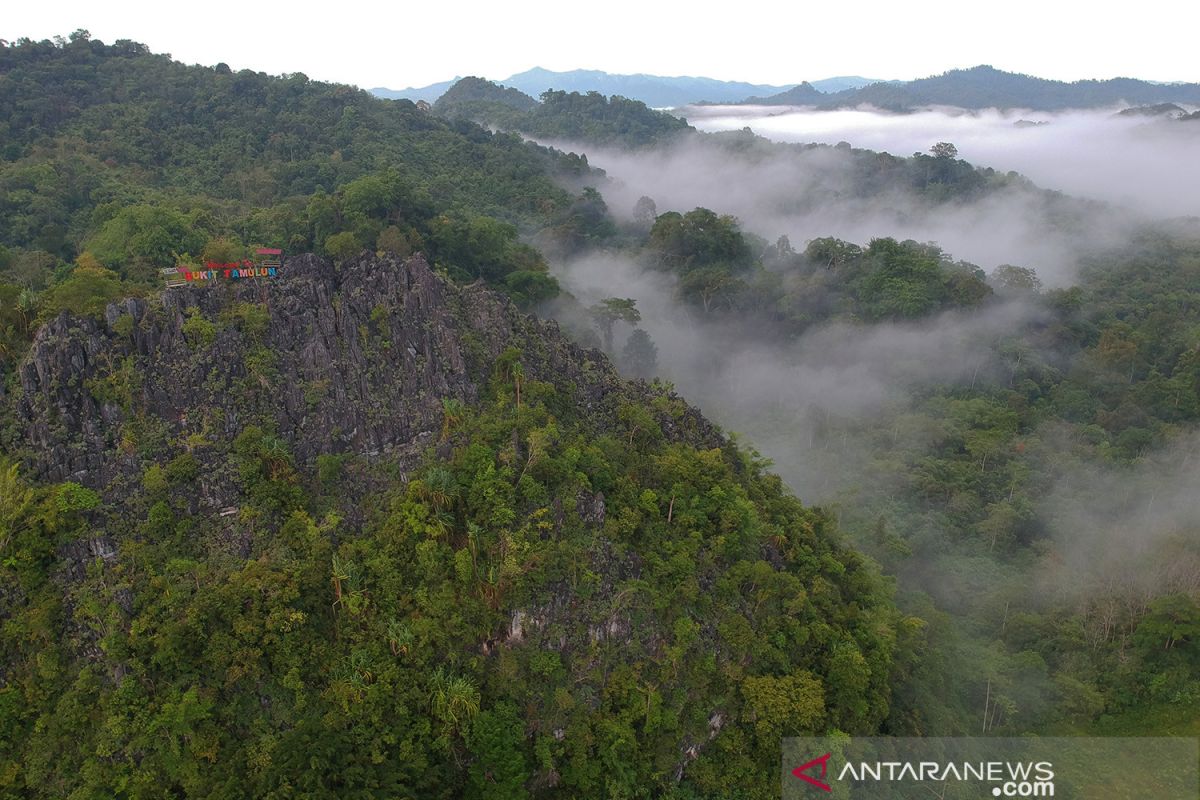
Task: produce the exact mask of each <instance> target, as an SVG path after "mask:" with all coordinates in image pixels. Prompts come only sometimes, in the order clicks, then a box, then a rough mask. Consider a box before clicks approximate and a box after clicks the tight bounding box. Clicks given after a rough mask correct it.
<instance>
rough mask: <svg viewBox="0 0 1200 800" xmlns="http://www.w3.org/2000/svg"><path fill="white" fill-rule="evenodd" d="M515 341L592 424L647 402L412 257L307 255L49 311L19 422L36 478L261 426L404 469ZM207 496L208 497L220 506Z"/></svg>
mask: <svg viewBox="0 0 1200 800" xmlns="http://www.w3.org/2000/svg"><path fill="white" fill-rule="evenodd" d="M514 344H515V345H517V346H519V347H520V348H521V349H522V361H523V363H524V364H525V368H526V370H527V376H528V379H531V380H542V381H548V382H551V383H553V384H554V385H555V386H556V387H557V388H558V390H559V391H560V392H561V393H562V396H563V399H564V401H565V402H568V403H570V404H572V406H573V408H574V409H576V410H577V412H578V413H579V414H581V415H582V416H583V418H585V419H589V420H591V421H593V422H594V423H595V424H597V425H600V426H605V425H606V424H607V425H608V426H609V427H611V426H612V425H613V424H614V423H615V419H616V414H617V406H618V404H619V403H620V400H621V398H622V397H627V396H635V395H636V396H641V397H645V395H646V390H645V389H644V388H639V387H638V386H637V385H636V384H629V383H626V382H624V381H622V380H621V379H620V377H619V376H618V375H617V373H616V372H615V370H614V369H613V368H612V366H611V365H610V364H609V363H608V361H607V359H606V358H605V357H604V356H603V355H602V354H601V353H599V352H598V351H594V350H583V349H581V348H579V347H578V346H576V345H575V344H573V343H572V342H570V341H569V340H568V339H567V338H566V337H565V336H563V335H562V334H561V333H560V332H559V330H558V327H557V325H556V324H555V323H554V322H543V321H540V320H538V319H536V318H535V317H533V316H531V315H525V314H522V313H520V312H519V311H518V310H517V309H516V308H515V307H514V306H513V305H512V304H511V303H510V302H508V301H507V300H506V299H504V298H503V297H501V296H499V295H497V294H495V293H494V292H492V291H490V290H487V289H485V288H483V287H481V286H467V287H462V286H458V285H456V284H453V283H451V282H450V281H448V280H446V279H444V278H442V277H441V276H439V275H437V274H435V273H434V272H433V270H432V269H430V267H429V265H428V264H427V263H426V261H425V260H424V258H423V257H422V256H414V257H412V258H410V259H408V260H406V261H401V260H398V259H396V258H394V257H384V258H378V257H375V256H373V255H366V254H364V255H363V256H362V257H360V258H358V259H354V260H351V261H349V262H347V263H345V264H343V265H341V267H340V268H335V267H334V265H333V264H331V263H330V262H328V261H325V260H323V259H321V258H318V257H316V256H313V255H304V256H299V257H295V258H291V259H288V261H287V262H286V264H285V265H284V267H283V269H282V270H281V274H280V277H278V278H277V279H274V280H270V281H267V280H262V281H260V282H257V283H251V282H250V281H245V282H240V283H216V284H214V285H189V286H184V287H178V288H174V289H170V290H167V291H165V292H163V294H162V295H161V298H160V299H155V300H146V299H140V298H130V299H127V300H124V301H122V302H121V303H118V304H113V305H110V306H109V308H108V310H107V312H106V314H105V319H104V320H96V319H90V318H74V317H70V316H68V315H66V314H64V315H62V316H60V317H59V318H58V319H56V320H54V321H53V322H51V323H50V324H48V325H46V326H44V327H43V329H42V330H41V331H40V332H39V334H38V336H37V339H36V340H35V342H34V343H33V346H32V348H31V350H30V354H29V357H28V358H27V360H26V362H25V364H24V365H23V366H22V368H21V372H20V383H21V389H22V392H23V397H22V398H21V399H20V402H19V405H18V417H19V421H20V424H21V426H22V427H23V430H24V435H25V439H26V441H27V443H28V445H29V446H30V451H29V461H30V463H31V464H32V465H33V466H34V469H35V471H36V473H37V475H38V476H39V477H41V478H43V479H46V480H55V481H61V480H68V479H70V480H75V481H77V482H79V483H82V484H84V485H86V486H91V487H94V488H104V487H106V486H109V485H110V484H111V483H112V482H113V481H114V480H117V479H118V478H119V477H120V476H121V475H122V474H123V473H126V472H130V470H131V469H132V468H133V467H136V466H137V463H138V458H137V455H136V452H135V451H136V450H137V448H138V446H140V445H144V444H146V442H144V441H143V442H134V446H133V447H131V442H130V437H131V436H133V437H135V438H136V437H137V435H138V434H137V433H136V432H133V431H131V428H136V429H141V428H146V427H152V428H161V430H158V431H157V432H156V437H155V438H158V439H161V440H164V441H167V442H178V441H181V440H184V439H186V438H187V437H189V436H198V437H201V438H202V440H203V442H205V443H214V442H220V441H223V440H225V441H227V440H230V439H232V438H233V437H235V436H236V435H237V434H238V432H239V431H240V430H241V429H242V428H243V427H244V426H245V425H246V424H248V423H247V419H254V420H261V419H263V418H266V419H273V420H274V423H275V425H276V428H277V431H276V432H277V434H278V435H279V437H280V438H282V439H283V440H284V441H286V442H287V443H288V444H289V446H290V447H291V449H292V452H293V453H294V454H295V455H296V457H297V458H298V459H299V460H300V461H301V462H305V463H311V462H312V460H313V459H315V458H316V456H318V455H320V454H322V453H351V454H357V455H363V456H368V457H373V456H378V455H380V454H385V453H386V454H392V455H395V456H398V457H401V458H402V459H403V458H408V459H409V460H411V459H413V458H415V457H417V456H418V455H419V453H420V452H421V451H422V450H424V449H425V448H427V447H428V446H429V445H431V444H432V443H433V442H434V440H435V437H434V434H435V433H436V432H437V431H438V430H439V429H440V428H441V425H442V415H443V405H442V402H443V400H447V399H453V400H458V401H462V402H464V403H468V404H469V403H472V402H474V401H475V400H476V399H477V398H478V397H479V389H480V386H481V384H482V383H484V382H486V381H487V380H488V378H489V376H490V374H491V372H492V369H493V365H494V363H495V360H496V358H497V357H498V356H499V355H500V354H501V353H502V352H503V351H504V350H505V349H506V348H507V347H510V346H512V345H514ZM661 422H662V423H663V424H664V426H665V429H664V432H665V433H667V435H668V436H675V437H683V436H685V435H687V436H690V437H692V438H693V439H694V440H695V441H697V442H707V443H708V446H714V445H715V444H716V443H717V442H718V441H719V437H718V435H717V434H716V431H715V429H713V428H712V427H711V426H710V425H709V424H708V423H707V422H706V421H704V420H703V418H702V417H700V415H699V414H698V413H696V412H692V413H690V414H688V415H687V417H686V418H685V423H686V425H685V427H687V428H688V430H687V431H684V430H681V429H679V426H678V424H677V423H676V422H675V421H673V420H670V419H664V420H661ZM142 438H143V439H146V438H151V437H149V436H147V435H143V436H142ZM205 488H206V490H212V491H210V492H208V494H209V495H210V496H209V500H210V502H211V503H212V504H214V505H221V506H224V505H229V504H230V503H232V502H233V500H232V498H230V497H228V496H227V494H228V493H227V492H223V491H220V490H219V486H212V487H205Z"/></svg>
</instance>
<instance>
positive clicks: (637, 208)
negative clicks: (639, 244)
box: [633, 195, 658, 232]
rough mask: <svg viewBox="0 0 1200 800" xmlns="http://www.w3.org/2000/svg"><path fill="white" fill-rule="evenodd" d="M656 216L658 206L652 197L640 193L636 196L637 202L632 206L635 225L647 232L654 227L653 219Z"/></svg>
mask: <svg viewBox="0 0 1200 800" xmlns="http://www.w3.org/2000/svg"><path fill="white" fill-rule="evenodd" d="M657 218H658V206H657V205H655V203H654V200H653V199H652V198H649V197H647V196H646V195H642V196H641V197H639V198H638V201H637V203H635V204H634V206H633V222H634V224H635V225H637V227H638V228H639V229H640V230H642V231H644V232H649V230H650V229H651V228H653V227H654V220H655V219H657Z"/></svg>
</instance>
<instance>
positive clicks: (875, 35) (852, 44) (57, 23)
mask: <svg viewBox="0 0 1200 800" xmlns="http://www.w3.org/2000/svg"><path fill="white" fill-rule="evenodd" d="M709 8H711V6H709ZM720 8H721V9H722V10H721V11H719V12H717V13H713V12H711V11H708V10H706V8H705V6H703V5H701V4H699V3H687V4H683V3H667V2H663V3H655V2H647V1H646V0H636V2H634V1H633V0H608V2H604V3H586V4H578V3H570V2H562V1H561V0H560V1H559V2H549V1H548V0H532V1H531V2H520V1H519V0H518V2H496V1H495V0H492V1H491V2H458V3H452V2H450V3H448V2H423V1H421V0H418V2H411V1H410V2H393V3H364V2H361V1H360V0H342V1H341V2H333V3H319V4H318V3H296V2H292V3H277V2H275V3H254V2H244V1H243V2H231V1H230V0H209V1H207V2H190V3H162V2H153V3H151V2H128V1H126V2H122V1H121V0H116V2H108V3H99V2H95V0H92V2H86V3H85V2H80V1H79V0H51V1H50V2H21V3H10V4H8V7H7V8H5V10H4V13H3V15H2V17H3V18H2V19H0V38H3V39H8V40H13V39H16V38H19V37H22V36H29V37H31V38H34V39H44V38H49V37H52V36H54V35H55V34H60V35H64V36H65V35H66V34H69V33H70V32H71V31H73V30H75V29H76V28H86V29H87V30H89V31H91V33H92V35H93V36H94V37H96V38H99V39H102V40H104V41H106V42H112V41H114V40H116V39H134V40H136V41H140V42H144V43H146V44H148V45H149V46H150V48H151V49H152V50H154V51H156V52H167V53H171V54H172V55H173V56H174V57H175V58H176V59H178V60H180V61H183V62H186V63H199V64H206V65H211V64H215V63H217V62H219V61H224V62H226V63H228V64H229V65H230V66H232V67H233V68H234V69H242V68H250V69H254V70H260V71H264V72H268V73H271V74H278V73H283V72H304V73H305V74H307V75H308V76H309V77H310V78H314V79H319V80H329V81H340V82H347V83H353V84H357V85H359V86H362V87H364V88H370V87H374V86H387V87H390V88H403V87H406V86H420V85H425V84H428V83H433V82H435V81H439V80H446V79H449V78H452V77H454V76H456V75H470V74H475V75H482V76H484V77H488V78H492V79H502V78H505V77H507V76H509V75H511V74H513V73H515V72H520V71H523V70H525V69H528V68H530V67H533V66H541V67H545V68H547V69H553V70H568V69H577V68H582V69H602V70H606V71H608V72H647V73H653V74H659V75H705V76H708V77H715V78H721V79H725V80H746V81H752V82H756V83H776V84H783V83H795V82H798V81H802V80H815V79H819V78H827V77H832V76H835V75H853V74H856V75H864V76H866V77H871V78H898V79H911V78H916V77H924V76H927V75H931V74H937V73H940V72H944V71H946V70H948V69H954V68H958V67H969V66H974V65H976V64H983V63H988V64H992V65H993V66H995V67H998V68H1000V69H1006V70H1011V71H1015V72H1025V73H1029V74H1033V75H1038V76H1042V77H1047V78H1056V79H1060V80H1078V79H1080V78H1091V77H1097V78H1109V77H1115V76H1127V77H1138V78H1144V79H1147V80H1158V81H1200V59H1198V58H1196V49H1195V36H1196V30H1197V28H1198V27H1200V25H1198V23H1200V3H1188V2H1179V0H1142V2H1139V3H1137V4H1136V5H1132V6H1122V8H1123V9H1124V10H1122V11H1120V12H1117V11H1110V10H1107V8H1106V7H1105V6H1104V5H1103V4H1084V3H1079V2H1074V1H1072V2H1062V1H1061V0H1009V2H1007V3H1004V4H1000V3H990V4H987V5H986V6H985V5H983V4H976V3H963V2H948V1H947V0H924V1H923V2H920V3H897V2H894V0H886V1H884V2H877V1H876V0H868V1H867V2H858V3H820V4H817V3H789V4H781V3H777V2H764V1H763V0H743V1H742V2H738V3H732V4H722V5H721V6H720ZM985 9H986V10H985Z"/></svg>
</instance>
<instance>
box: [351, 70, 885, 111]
mask: <svg viewBox="0 0 1200 800" xmlns="http://www.w3.org/2000/svg"><path fill="white" fill-rule="evenodd" d="M457 80H458V78H455V79H454V80H452V81H442V82H440V83H432V84H430V85H429V86H421V87H412V88H408V89H399V90H397V89H385V88H375V89H372V90H371V93H372V94H374V95H376V96H377V97H387V98H391V99H401V98H403V99H406V100H412V101H413V102H416V101H417V100H424V101H426V102H428V103H432V102H434V101H435V100H437V99H438V98H439V97H441V96H442V95H443V94H444V93H445V92H446V90H447V89H449V88H450V87H451V86H453V85H454V83H455V82H456V81H457ZM875 82H876V81H873V80H871V79H870V78H862V77H859V76H857V75H845V76H840V77H836V78H825V79H824V80H819V81H813V82H812V83H811V84H805V85H811V86H813V87H815V88H816V89H817V90H819V91H823V92H837V91H842V90H844V89H850V88H856V87H861V86H867V85H869V84H871V83H875ZM497 83H500V84H502V85H504V86H510V87H512V88H514V89H519V90H520V91H522V92H524V93H525V94H528V95H530V96H532V97H539V96H540V95H541V94H542V92H544V91H546V90H548V89H558V90H561V91H566V92H599V93H600V94H603V95H607V96H610V97H611V96H613V95H619V96H621V97H628V98H629V99H631V100H640V101H642V102H643V103H645V104H646V105H648V106H652V107H655V108H665V107H674V106H685V105H689V104H692V103H700V102H710V103H732V102H738V101H740V100H744V99H745V98H747V97H750V96H752V95H759V96H769V95H776V94H778V93H779V92H782V91H784V90H786V89H790V88H792V85H784V86H773V85H770V84H757V83H745V82H742V81H719V80H716V79H714V78H693V77H677V78H668V77H663V76H661V75H643V74H637V75H615V74H612V73H608V72H601V71H599V70H590V69H576V70H571V71H570V72H554V71H552V70H548V69H542V68H541V67H534V68H533V69H531V70H528V71H526V72H520V73H517V74H516V75H511V76H509V77H507V78H504V79H502V80H499V81H497Z"/></svg>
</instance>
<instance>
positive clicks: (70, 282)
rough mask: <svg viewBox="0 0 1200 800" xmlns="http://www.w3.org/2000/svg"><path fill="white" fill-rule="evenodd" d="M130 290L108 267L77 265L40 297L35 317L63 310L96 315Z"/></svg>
mask: <svg viewBox="0 0 1200 800" xmlns="http://www.w3.org/2000/svg"><path fill="white" fill-rule="evenodd" d="M128 293H129V291H128V288H127V287H125V286H124V285H122V283H121V281H120V279H119V278H118V277H117V276H116V275H115V274H114V273H112V272H110V271H109V270H106V269H103V268H95V267H90V266H82V265H81V266H77V267H75V269H74V270H72V271H71V273H70V275H69V277H67V278H66V280H64V281H62V282H61V283H58V284H56V285H55V286H52V287H51V288H50V289H48V290H47V291H46V292H45V294H44V295H42V297H41V298H40V302H39V311H38V319H39V320H42V321H46V320H50V319H53V318H54V317H56V316H58V315H59V314H60V313H62V312H63V311H67V312H69V313H71V314H76V315H80V316H93V317H98V316H100V315H101V314H103V313H104V309H105V307H106V306H107V305H108V304H109V303H111V302H112V301H114V300H117V299H119V298H121V297H122V296H125V295H127V294H128Z"/></svg>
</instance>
